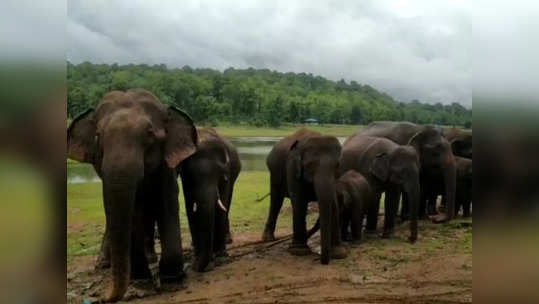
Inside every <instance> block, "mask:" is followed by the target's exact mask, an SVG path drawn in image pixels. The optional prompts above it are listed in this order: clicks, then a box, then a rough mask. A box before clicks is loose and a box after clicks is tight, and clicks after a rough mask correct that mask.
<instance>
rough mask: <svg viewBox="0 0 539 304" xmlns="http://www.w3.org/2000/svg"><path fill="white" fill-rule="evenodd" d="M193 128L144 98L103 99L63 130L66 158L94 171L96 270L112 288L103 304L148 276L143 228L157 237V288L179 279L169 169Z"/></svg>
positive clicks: (192, 141)
mask: <svg viewBox="0 0 539 304" xmlns="http://www.w3.org/2000/svg"><path fill="white" fill-rule="evenodd" d="M196 142H197V135H196V130H195V126H194V124H193V121H192V120H191V118H189V116H188V115H187V114H185V113H184V112H182V111H180V110H178V109H175V108H171V107H169V108H166V107H164V106H163V105H162V104H161V103H160V102H159V101H158V100H157V98H156V97H155V96H154V95H153V94H152V93H150V92H148V91H146V90H143V89H133V90H129V91H127V92H121V91H112V92H109V93H107V94H106V95H105V96H104V97H103V98H102V99H101V101H100V102H99V104H98V105H97V107H96V108H95V110H93V109H90V110H88V111H86V112H85V113H83V114H81V115H80V116H78V117H77V118H75V119H74V120H73V122H72V123H71V125H70V126H69V129H68V138H67V149H68V157H70V158H71V159H74V160H77V161H81V162H86V163H90V164H93V166H94V168H95V170H96V172H97V174H98V175H99V177H101V179H102V181H103V203H104V207H105V217H106V227H105V236H104V237H103V246H102V254H101V263H103V264H110V266H111V268H112V282H111V286H110V288H109V290H108V293H107V295H106V296H105V297H104V300H105V301H118V300H120V299H121V298H122V297H123V295H124V293H125V291H126V290H127V287H128V285H129V278H130V277H135V278H139V277H148V276H149V275H150V272H149V269H148V261H147V258H146V254H147V253H148V252H149V251H151V252H153V248H145V246H144V238H145V234H147V231H146V232H145V227H148V226H149V224H148V223H151V224H152V225H153V223H155V221H157V225H158V228H159V232H160V235H161V247H162V250H161V259H160V261H159V269H160V276H161V279H162V280H164V281H169V280H170V281H175V280H181V279H182V278H183V276H184V274H183V256H182V251H181V239H180V235H179V233H178V232H179V229H180V223H179V212H178V211H179V206H178V192H179V191H178V183H177V175H176V172H175V170H174V168H175V167H176V166H177V165H178V164H179V163H180V162H182V161H183V160H184V159H185V158H187V157H189V156H190V155H192V154H193V153H195V151H196Z"/></svg>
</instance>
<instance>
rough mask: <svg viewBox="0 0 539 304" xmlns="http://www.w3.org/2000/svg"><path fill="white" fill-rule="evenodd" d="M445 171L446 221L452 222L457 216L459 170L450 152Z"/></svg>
mask: <svg viewBox="0 0 539 304" xmlns="http://www.w3.org/2000/svg"><path fill="white" fill-rule="evenodd" d="M443 170H444V184H445V197H446V203H447V206H446V216H445V219H444V221H450V220H451V219H453V217H454V216H455V192H456V183H457V169H456V165H455V161H454V157H453V155H452V153H451V152H450V155H449V156H448V159H447V160H446V163H445V166H444V168H443Z"/></svg>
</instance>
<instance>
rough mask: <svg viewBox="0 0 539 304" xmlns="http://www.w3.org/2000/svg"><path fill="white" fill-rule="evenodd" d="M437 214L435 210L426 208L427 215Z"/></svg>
mask: <svg viewBox="0 0 539 304" xmlns="http://www.w3.org/2000/svg"><path fill="white" fill-rule="evenodd" d="M436 214H438V212H437V211H436V208H427V215H436Z"/></svg>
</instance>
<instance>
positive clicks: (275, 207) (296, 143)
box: [263, 129, 345, 264]
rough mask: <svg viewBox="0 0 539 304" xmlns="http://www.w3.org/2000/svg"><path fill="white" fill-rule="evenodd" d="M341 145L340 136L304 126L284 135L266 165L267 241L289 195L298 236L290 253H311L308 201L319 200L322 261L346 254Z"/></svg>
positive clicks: (325, 261) (264, 236)
mask: <svg viewBox="0 0 539 304" xmlns="http://www.w3.org/2000/svg"><path fill="white" fill-rule="evenodd" d="M340 151H341V145H340V143H339V141H338V140H337V138H335V137H332V136H322V135H321V134H320V133H318V132H313V131H309V130H305V129H301V130H299V131H297V132H296V133H294V134H292V135H290V136H288V137H285V138H283V139H282V140H281V141H279V142H278V143H277V144H275V146H274V147H273V149H272V151H271V152H270V154H269V155H268V158H267V160H266V164H267V166H268V169H269V171H270V180H271V185H270V195H271V205H270V212H269V216H268V220H267V222H266V228H265V230H264V234H263V240H265V241H268V240H273V239H274V236H273V233H274V231H275V223H276V221H277V216H278V215H279V211H280V209H281V206H282V204H283V199H284V198H285V197H290V199H291V201H292V207H293V212H294V215H293V228H294V229H293V230H294V237H293V240H292V244H291V246H290V248H289V252H290V253H292V254H295V255H306V254H310V253H311V251H310V249H309V247H308V246H307V227H306V222H305V219H306V215H307V204H308V203H309V202H311V201H318V202H319V212H320V226H321V227H320V228H321V262H322V264H328V263H329V259H330V256H331V257H333V258H341V257H343V256H344V255H345V253H344V252H343V251H344V249H343V248H342V246H341V245H340V242H341V240H340V235H339V232H338V230H339V229H338V227H339V225H338V211H337V210H338V209H337V203H336V195H335V193H336V192H335V183H336V179H337V172H336V170H337V166H338V160H339V156H340Z"/></svg>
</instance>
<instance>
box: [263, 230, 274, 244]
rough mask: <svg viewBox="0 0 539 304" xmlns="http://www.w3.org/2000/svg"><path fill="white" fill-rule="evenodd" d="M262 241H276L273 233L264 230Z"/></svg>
mask: <svg viewBox="0 0 539 304" xmlns="http://www.w3.org/2000/svg"><path fill="white" fill-rule="evenodd" d="M262 241H263V242H271V241H275V236H274V235H273V232H272V231H269V230H264V234H262Z"/></svg>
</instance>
